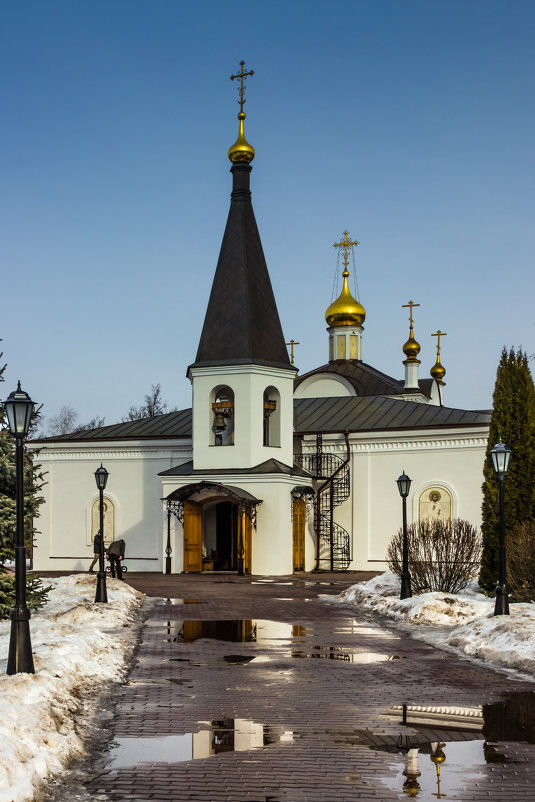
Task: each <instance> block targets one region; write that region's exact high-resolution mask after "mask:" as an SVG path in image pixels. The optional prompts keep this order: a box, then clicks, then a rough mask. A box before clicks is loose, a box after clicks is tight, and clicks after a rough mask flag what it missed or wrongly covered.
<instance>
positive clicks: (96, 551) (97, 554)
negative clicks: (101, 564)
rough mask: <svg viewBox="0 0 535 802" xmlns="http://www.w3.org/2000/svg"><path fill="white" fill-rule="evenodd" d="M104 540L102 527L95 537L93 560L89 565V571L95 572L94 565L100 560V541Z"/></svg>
mask: <svg viewBox="0 0 535 802" xmlns="http://www.w3.org/2000/svg"><path fill="white" fill-rule="evenodd" d="M101 540H102V535H101V534H100V529H99V530H98V532H97V534H96V535H95V539H94V540H93V562H92V563H91V565H90V566H89V573H90V574H94V573H95V572H94V570H93V566H94V565H95V563H97V562H98V558H99V557H100V542H101Z"/></svg>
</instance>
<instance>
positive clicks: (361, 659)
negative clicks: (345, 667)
mask: <svg viewBox="0 0 535 802" xmlns="http://www.w3.org/2000/svg"><path fill="white" fill-rule="evenodd" d="M292 657H296V658H301V659H303V658H307V657H308V658H312V659H314V658H315V659H324V660H341V661H342V662H344V663H361V664H366V663H383V662H385V663H386V662H389V661H391V660H406V659H407V658H406V657H405V656H403V657H401V656H399V655H397V654H381V653H379V652H362V651H357V650H356V649H345V648H342V647H339V646H313V647H312V649H310V650H308V651H307V650H304V649H299V650H295V649H293V650H292Z"/></svg>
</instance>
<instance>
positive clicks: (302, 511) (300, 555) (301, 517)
mask: <svg viewBox="0 0 535 802" xmlns="http://www.w3.org/2000/svg"><path fill="white" fill-rule="evenodd" d="M305 521H306V504H305V500H304V498H294V500H293V570H294V572H295V571H304V570H305Z"/></svg>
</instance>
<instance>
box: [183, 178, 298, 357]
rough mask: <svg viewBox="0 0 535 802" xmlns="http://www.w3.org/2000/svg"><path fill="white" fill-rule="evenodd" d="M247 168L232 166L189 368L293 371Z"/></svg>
mask: <svg viewBox="0 0 535 802" xmlns="http://www.w3.org/2000/svg"><path fill="white" fill-rule="evenodd" d="M250 172H251V167H250V165H248V164H239V163H238V164H234V165H233V167H232V169H231V173H232V174H233V182H234V183H233V191H232V195H231V203H230V211H229V215H228V219H227V226H226V229H225V234H224V236H223V242H222V245H221V251H220V254H219V260H218V263H217V268H216V272H215V276H214V281H213V284H212V291H211V293H210V300H209V302H208V308H207V310H206V317H205V319H204V326H203V330H202V334H201V339H200V342H199V348H198V351H197V357H196V359H195V363H194V365H195V367H202V366H211V365H233V364H246V365H249V364H261V365H271V366H274V367H280V368H287V369H288V370H294V368H293V367H292V365H291V364H290V360H289V358H288V351H287V349H286V345H285V341H284V336H283V333H282V327H281V324H280V320H279V313H278V311H277V305H276V303H275V296H274V295H273V289H272V287H271V281H270V278H269V273H268V269H267V266H266V260H265V257H264V252H263V250H262V243H261V241H260V235H259V233H258V228H257V225H256V220H255V216H254V211H253V206H252V203H251V192H250V190H249V174H250Z"/></svg>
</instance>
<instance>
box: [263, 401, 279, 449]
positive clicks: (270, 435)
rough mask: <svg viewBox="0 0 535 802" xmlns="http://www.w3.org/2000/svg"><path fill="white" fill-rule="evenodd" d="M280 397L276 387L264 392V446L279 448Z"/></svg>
mask: <svg viewBox="0 0 535 802" xmlns="http://www.w3.org/2000/svg"><path fill="white" fill-rule="evenodd" d="M280 407H281V397H280V393H279V391H278V390H277V388H276V387H267V388H266V389H265V390H264V398H263V407H262V411H263V417H264V424H263V425H264V433H263V434H264V436H263V445H264V446H275V447H277V446H280V444H281V408H280Z"/></svg>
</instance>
